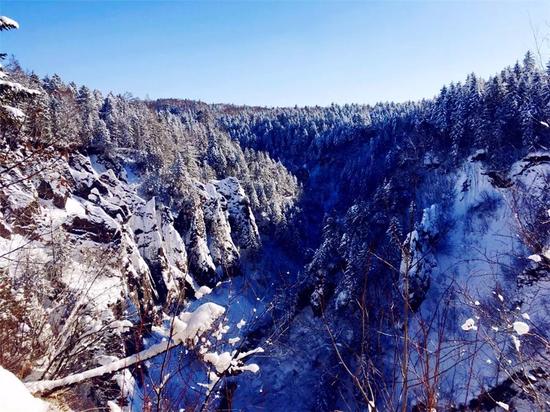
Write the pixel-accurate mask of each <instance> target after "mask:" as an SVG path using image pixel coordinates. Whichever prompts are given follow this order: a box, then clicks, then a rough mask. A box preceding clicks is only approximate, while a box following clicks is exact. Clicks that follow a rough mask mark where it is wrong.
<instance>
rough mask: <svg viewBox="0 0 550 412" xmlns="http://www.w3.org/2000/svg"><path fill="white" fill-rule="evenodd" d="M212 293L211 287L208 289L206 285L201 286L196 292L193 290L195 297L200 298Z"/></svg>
mask: <svg viewBox="0 0 550 412" xmlns="http://www.w3.org/2000/svg"><path fill="white" fill-rule="evenodd" d="M210 293H212V289H210V288H209V287H208V286H201V287H200V288H199V289H198V290H197V291H196V292H195V298H197V299H200V298H202V297H203V296H205V295H209V294H210Z"/></svg>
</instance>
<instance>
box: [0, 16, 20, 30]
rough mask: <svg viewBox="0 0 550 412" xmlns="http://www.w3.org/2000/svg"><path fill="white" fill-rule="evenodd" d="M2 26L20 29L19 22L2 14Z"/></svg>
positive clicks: (0, 18) (0, 22)
mask: <svg viewBox="0 0 550 412" xmlns="http://www.w3.org/2000/svg"><path fill="white" fill-rule="evenodd" d="M0 27H6V28H10V29H18V28H19V23H17V22H16V21H15V20H13V19H10V18H9V17H6V16H0Z"/></svg>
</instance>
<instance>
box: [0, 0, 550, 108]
mask: <svg viewBox="0 0 550 412" xmlns="http://www.w3.org/2000/svg"><path fill="white" fill-rule="evenodd" d="M0 14H3V15H7V16H10V17H12V18H15V19H16V20H18V21H19V23H20V24H21V29H20V30H18V31H13V32H3V33H1V34H0V50H1V51H5V52H8V53H13V54H14V55H15V56H16V57H17V58H18V59H19V61H20V62H21V64H22V65H23V67H25V68H27V69H32V70H34V71H35V72H37V73H38V74H39V75H46V74H53V73H58V74H60V75H61V76H62V77H63V78H64V79H65V80H73V81H75V82H76V83H77V84H86V85H88V86H90V87H93V88H97V89H100V90H102V91H109V90H112V91H115V92H117V93H118V92H120V93H122V92H126V91H128V92H131V93H132V94H134V95H135V96H139V97H145V96H146V95H148V96H149V97H151V98H157V97H178V98H191V99H200V100H203V101H206V102H224V103H236V104H252V105H267V106H293V105H295V104H297V105H327V104H330V103H332V102H335V103H375V102H377V101H386V100H393V101H405V100H409V99H413V100H414V99H420V98H423V97H431V96H433V95H434V94H435V93H437V91H438V90H439V89H440V88H441V86H442V85H443V84H446V83H449V82H451V81H458V80H462V79H464V78H465V76H466V75H467V74H468V73H470V72H476V73H478V74H479V75H481V76H488V75H491V74H493V73H495V72H497V71H499V70H500V69H501V68H503V67H504V66H506V65H508V64H513V63H514V62H515V60H516V59H518V58H521V57H522V56H523V54H524V53H525V51H526V50H527V49H534V48H535V41H534V39H533V30H532V28H533V29H534V31H535V33H537V34H538V37H539V39H540V42H541V43H542V52H543V59H546V58H547V57H548V56H549V55H550V53H549V52H550V43H548V42H544V41H543V40H544V37H545V36H546V35H550V2H548V1H546V2H527V1H516V2H511V1H508V2H474V1H470V2H448V1H439V2H435V1H433V2H428V1H407V2H388V1H385V2H367V1H363V2H344V1H245V2H230V1H223V2H208V1H200V2H199V1H197V2H184V1H173V2H167V1H166V2H158V1H157V2H145V1H116V2H115V1H111V2H99V1H73V2H68V1H55V2H54V1H50V2H38V1H7V0H2V1H1V2H0Z"/></svg>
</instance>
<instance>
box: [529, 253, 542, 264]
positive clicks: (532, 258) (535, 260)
mask: <svg viewBox="0 0 550 412" xmlns="http://www.w3.org/2000/svg"><path fill="white" fill-rule="evenodd" d="M527 259H529V260H532V261H533V262H536V263H540V262H541V261H542V258H541V257H540V255H531V256H529V257H528V258H527Z"/></svg>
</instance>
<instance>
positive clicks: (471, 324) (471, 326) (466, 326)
mask: <svg viewBox="0 0 550 412" xmlns="http://www.w3.org/2000/svg"><path fill="white" fill-rule="evenodd" d="M461 328H462V330H465V331H470V330H477V326H476V322H475V321H474V320H473V319H472V318H469V319H466V322H464V323H463V324H462V326H461Z"/></svg>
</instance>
